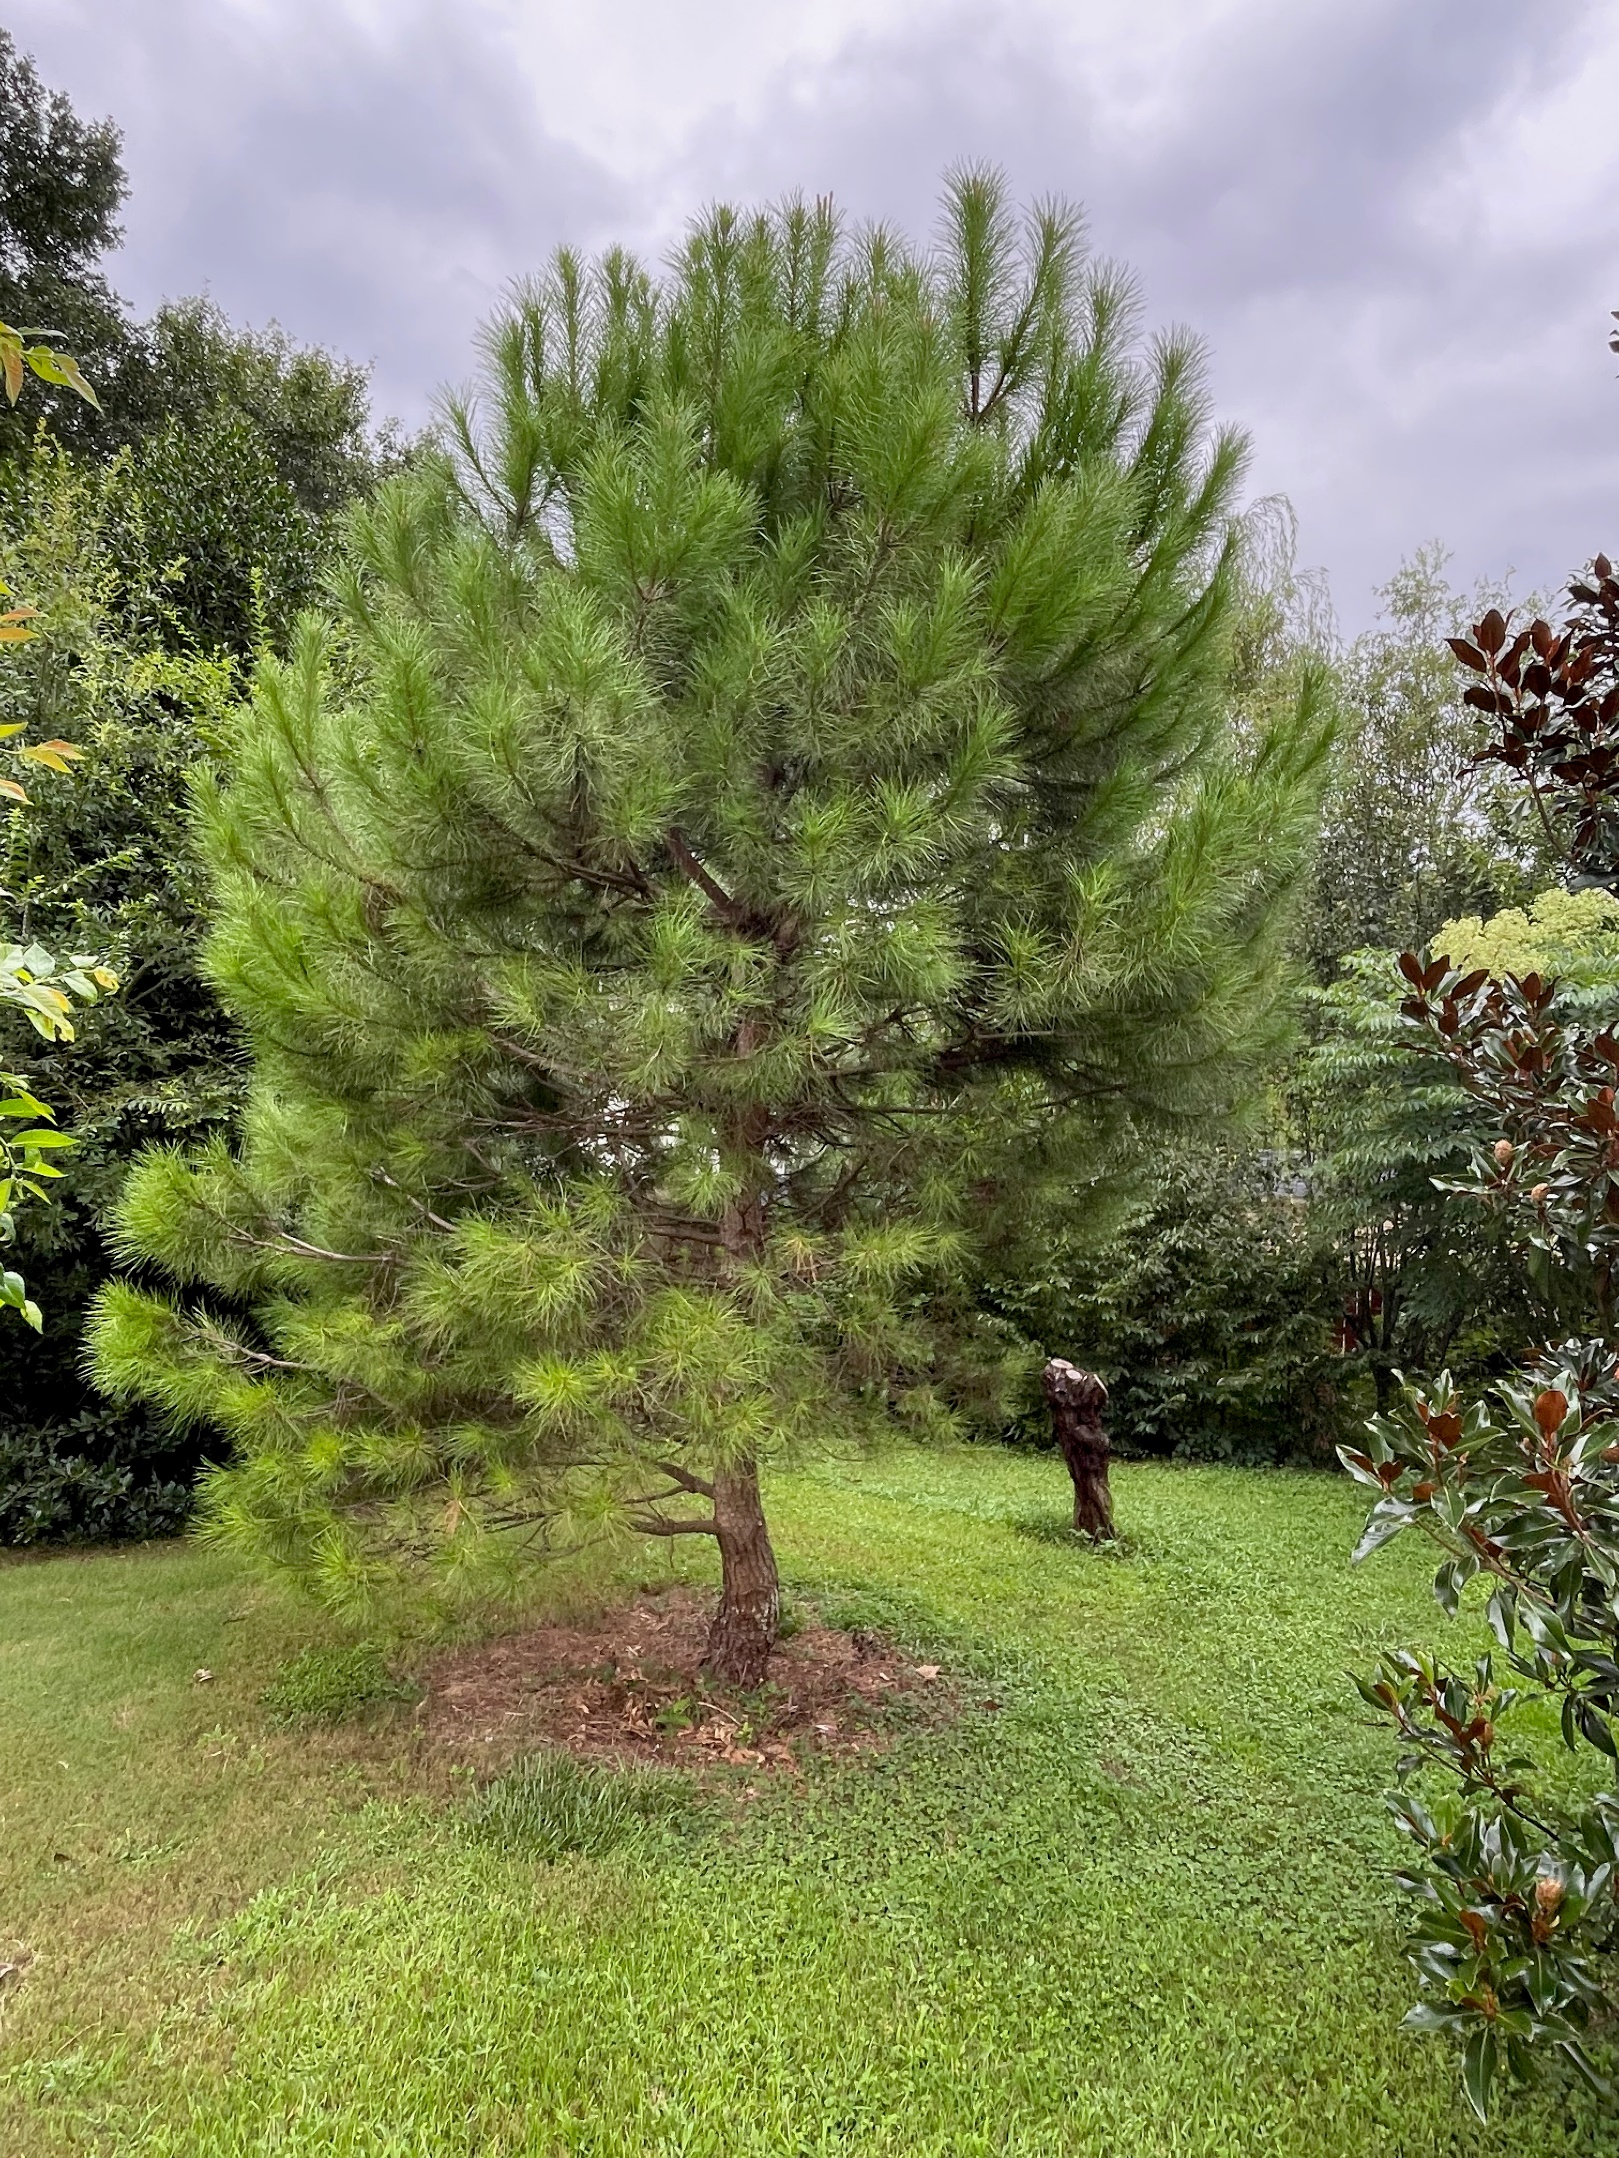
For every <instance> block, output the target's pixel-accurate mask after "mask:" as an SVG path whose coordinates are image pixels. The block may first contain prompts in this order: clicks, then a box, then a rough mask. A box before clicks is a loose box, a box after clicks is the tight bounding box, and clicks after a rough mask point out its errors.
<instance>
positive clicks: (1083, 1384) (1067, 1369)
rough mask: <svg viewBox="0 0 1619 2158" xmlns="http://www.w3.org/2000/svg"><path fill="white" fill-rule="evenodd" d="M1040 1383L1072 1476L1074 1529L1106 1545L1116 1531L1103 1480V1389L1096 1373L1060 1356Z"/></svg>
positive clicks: (1105, 1459) (1105, 1449)
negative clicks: (1081, 1368) (1083, 1369)
mask: <svg viewBox="0 0 1619 2158" xmlns="http://www.w3.org/2000/svg"><path fill="white" fill-rule="evenodd" d="M1041 1383H1042V1385H1043V1386H1044V1387H1045V1393H1046V1400H1047V1402H1048V1403H1049V1405H1050V1408H1051V1428H1052V1432H1053V1434H1054V1436H1055V1438H1056V1441H1057V1445H1058V1448H1059V1449H1060V1451H1061V1453H1062V1457H1063V1459H1064V1461H1066V1462H1067V1464H1068V1473H1069V1475H1070V1476H1071V1477H1072V1478H1073V1479H1074V1527H1075V1529H1076V1530H1077V1531H1078V1533H1079V1534H1080V1535H1081V1536H1089V1537H1090V1538H1091V1540H1092V1541H1093V1542H1094V1543H1107V1542H1109V1541H1110V1540H1111V1539H1112V1537H1113V1535H1114V1534H1115V1531H1114V1527H1113V1495H1112V1493H1111V1492H1110V1491H1109V1489H1108V1483H1107V1469H1108V1453H1109V1449H1108V1443H1107V1433H1106V1432H1105V1431H1104V1430H1103V1429H1102V1411H1103V1410H1104V1409H1105V1408H1106V1407H1107V1388H1106V1387H1105V1386H1104V1385H1103V1384H1102V1382H1101V1380H1100V1379H1099V1378H1098V1377H1097V1376H1096V1374H1095V1372H1094V1371H1081V1370H1080V1368H1079V1366H1078V1365H1077V1364H1071V1363H1069V1362H1068V1360H1067V1358H1066V1357H1062V1356H1054V1357H1053V1358H1052V1359H1051V1362H1050V1363H1049V1364H1047V1366H1046V1368H1045V1371H1044V1373H1043V1374H1042V1378H1041Z"/></svg>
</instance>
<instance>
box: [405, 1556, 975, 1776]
mask: <svg viewBox="0 0 1619 2158" xmlns="http://www.w3.org/2000/svg"><path fill="white" fill-rule="evenodd" d="M711 1615H712V1607H711V1603H710V1601H709V1600H708V1599H707V1598H704V1597H701V1596H698V1595H697V1594H695V1593H694V1592H693V1591H692V1590H690V1589H671V1590H670V1591H668V1592H667V1593H666V1594H663V1595H658V1596H641V1597H638V1598H637V1599H636V1601H635V1602H634V1603H633V1604H630V1605H628V1606H626V1607H621V1608H620V1609H617V1610H612V1611H607V1612H604V1613H603V1614H602V1615H601V1617H600V1618H599V1619H597V1620H595V1621H593V1622H590V1623H588V1624H580V1625H566V1626H563V1625H555V1626H540V1627H535V1628H533V1629H531V1630H530V1631H527V1632H524V1633H519V1634H509V1635H507V1636H506V1637H505V1638H503V1639H501V1640H497V1641H489V1642H485V1643H483V1644H481V1645H480V1646H478V1647H476V1648H456V1649H448V1650H444V1651H441V1652H440V1653H439V1654H438V1655H436V1656H434V1657H433V1658H432V1659H431V1660H430V1661H429V1662H428V1663H427V1664H426V1665H424V1666H422V1667H421V1668H420V1671H419V1675H420V1677H421V1679H422V1682H423V1684H424V1685H425V1687H426V1689H427V1691H426V1698H425V1699H424V1701H423V1702H422V1704H421V1707H420V1709H419V1710H418V1720H419V1723H420V1727H421V1729H422V1733H423V1736H424V1737H425V1738H426V1740H427V1742H428V1744H429V1746H430V1747H431V1748H432V1750H433V1751H434V1752H435V1753H437V1754H438V1755H440V1757H441V1758H443V1757H445V1756H448V1757H450V1758H453V1759H459V1760H461V1761H463V1762H467V1763H471V1764H473V1765H475V1766H476V1767H477V1768H478V1769H479V1770H480V1772H483V1771H489V1770H494V1769H498V1768H501V1767H503V1766H504V1765H505V1764H506V1762H508V1761H509V1760H511V1759H513V1758H515V1757H516V1756H517V1755H519V1754H522V1753H525V1752H528V1751H531V1750H532V1749H533V1748H534V1747H536V1746H540V1745H552V1746H561V1747H565V1748H566V1749H567V1750H568V1751H569V1752H570V1753H574V1754H577V1755H579V1756H581V1757H583V1758H586V1759H592V1760H598V1761H608V1762H617V1763H621V1764H623V1763H629V1762H654V1761H655V1762H661V1763H664V1764H665V1765H669V1766H675V1767H683V1768H691V1769H696V1768H702V1767H704V1766H707V1765H710V1764H715V1763H723V1764H725V1765H726V1766H727V1767H731V1768H738V1769H746V1770H748V1771H749V1772H750V1773H753V1774H760V1773H764V1774H768V1773H771V1772H781V1773H787V1774H793V1773H795V1772H797V1770H798V1769H799V1768H800V1767H801V1766H802V1765H803V1763H804V1762H805V1761H806V1760H807V1759H808V1758H810V1757H811V1756H813V1755H816V1754H828V1753H830V1754H844V1755H847V1754H858V1753H861V1752H877V1751H881V1750H882V1749H883V1748H884V1747H885V1746H886V1745H887V1744H888V1742H889V1737H890V1733H891V1730H892V1728H893V1726H894V1725H895V1724H897V1723H898V1722H900V1721H905V1722H912V1723H914V1722H915V1721H916V1720H917V1719H918V1718H919V1717H922V1718H926V1719H927V1720H928V1721H937V1720H943V1719H945V1718H948V1717H949V1716H951V1715H952V1714H954V1713H955V1710H956V1708H957V1705H958V1704H957V1701H956V1698H955V1688H954V1687H953V1685H952V1684H951V1682H950V1680H949V1678H948V1677H947V1676H946V1675H945V1674H943V1673H942V1672H941V1671H940V1670H939V1668H938V1666H936V1665H934V1664H925V1663H924V1664H917V1663H913V1662H912V1661H911V1659H910V1658H909V1657H907V1656H903V1655H901V1654H900V1653H899V1652H898V1651H896V1650H895V1649H894V1648H893V1647H892V1645H891V1644H890V1643H888V1642H886V1641H884V1640H882V1639H880V1638H879V1637H877V1636H875V1635H872V1634H862V1633H856V1634H848V1633H842V1632H839V1631H837V1630H836V1629H834V1628H832V1627H829V1626H822V1625H819V1624H817V1623H814V1622H811V1623H809V1624H806V1625H805V1626H804V1627H803V1628H802V1630H801V1631H799V1632H797V1633H795V1634H794V1635H793V1636H792V1637H791V1638H790V1639H789V1640H786V1641H782V1642H779V1643H778V1644H777V1647H776V1649H775V1652H774V1654H773V1655H772V1656H771V1659H770V1672H769V1677H768V1678H767V1680H766V1682H765V1684H764V1686H763V1687H761V1688H760V1689H759V1690H758V1691H757V1692H753V1693H737V1692H735V1691H733V1690H731V1689H728V1688H726V1687H723V1686H720V1685H718V1684H717V1683H716V1682H715V1681H714V1680H713V1679H712V1678H710V1677H708V1676H707V1675H706V1674H705V1673H704V1672H703V1670H702V1662H703V1655H704V1651H705V1649H706V1646H707V1640H708V1626H709V1619H710V1617H711Z"/></svg>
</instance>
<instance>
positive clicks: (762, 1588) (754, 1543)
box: [707, 1461, 781, 1691]
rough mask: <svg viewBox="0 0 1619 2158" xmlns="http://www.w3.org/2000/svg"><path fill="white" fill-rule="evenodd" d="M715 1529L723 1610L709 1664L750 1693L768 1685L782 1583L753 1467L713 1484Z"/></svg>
mask: <svg viewBox="0 0 1619 2158" xmlns="http://www.w3.org/2000/svg"><path fill="white" fill-rule="evenodd" d="M714 1527H715V1533H716V1535H717V1536H718V1538H719V1546H720V1604H719V1609H718V1610H717V1611H716V1612H715V1614H714V1621H713V1624H712V1625H711V1626H710V1627H709V1629H708V1656H707V1664H708V1668H709V1670H710V1671H712V1672H713V1674H714V1676H715V1677H716V1678H718V1679H723V1680H724V1681H725V1683H726V1684H727V1685H728V1686H743V1687H747V1688H748V1689H749V1690H750V1691H751V1689H752V1688H754V1687H755V1686H762V1685H763V1684H764V1682H765V1670H766V1667H767V1666H768V1664H769V1662H770V1651H771V1650H772V1649H773V1648H774V1647H775V1645H776V1632H777V1629H778V1627H779V1626H780V1624H781V1582H780V1579H779V1577H778V1575H777V1573H776V1554H775V1551H774V1550H773V1549H772V1547H771V1542H770V1531H769V1529H768V1527H767V1526H766V1525H765V1510H764V1504H763V1501H762V1500H761V1499H760V1496H759V1472H758V1469H757V1468H756V1467H755V1466H754V1464H753V1463H752V1462H751V1461H744V1462H739V1463H738V1464H737V1466H736V1467H735V1468H733V1469H723V1470H721V1471H719V1472H718V1473H717V1474H716V1476H715V1478H714Z"/></svg>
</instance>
